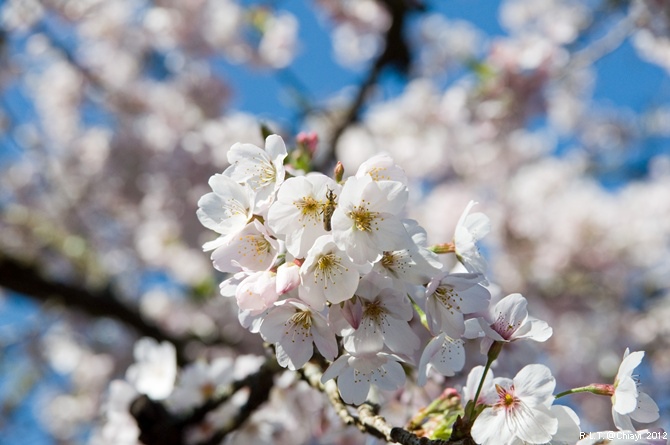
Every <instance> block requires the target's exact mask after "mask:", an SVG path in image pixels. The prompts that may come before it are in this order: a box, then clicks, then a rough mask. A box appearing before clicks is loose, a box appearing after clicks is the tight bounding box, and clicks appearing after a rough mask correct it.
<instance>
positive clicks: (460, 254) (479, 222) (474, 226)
mask: <svg viewBox="0 0 670 445" xmlns="http://www.w3.org/2000/svg"><path fill="white" fill-rule="evenodd" d="M475 204H477V203H476V202H474V201H470V202H469V203H468V205H467V206H466V207H465V210H464V211H463V213H462V214H461V217H460V218H459V219H458V223H456V229H455V231H454V246H455V248H456V257H457V258H458V260H459V261H460V262H461V263H462V264H463V266H464V267H465V269H466V270H467V271H468V272H471V273H480V274H482V282H483V283H484V284H487V281H486V279H485V278H484V276H483V274H484V273H486V268H487V265H486V260H485V259H484V257H483V256H482V254H481V252H480V251H479V248H478V247H477V241H479V240H480V239H482V238H483V237H484V236H486V234H487V233H489V232H490V231H491V221H490V220H489V218H488V216H486V215H484V214H483V213H479V212H478V213H472V214H470V210H471V209H472V207H473V206H474V205H475Z"/></svg>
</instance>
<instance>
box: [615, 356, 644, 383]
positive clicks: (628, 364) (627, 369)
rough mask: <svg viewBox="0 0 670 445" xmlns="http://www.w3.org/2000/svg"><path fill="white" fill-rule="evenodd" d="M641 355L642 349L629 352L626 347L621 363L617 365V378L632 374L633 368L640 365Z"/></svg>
mask: <svg viewBox="0 0 670 445" xmlns="http://www.w3.org/2000/svg"><path fill="white" fill-rule="evenodd" d="M643 357H644V351H636V352H631V353H629V352H628V349H626V352H625V354H624V358H623V360H622V361H621V365H619V371H618V372H617V378H622V377H625V376H631V375H633V370H634V369H635V368H637V367H638V366H639V365H640V363H642V358H643Z"/></svg>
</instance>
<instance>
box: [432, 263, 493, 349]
mask: <svg viewBox="0 0 670 445" xmlns="http://www.w3.org/2000/svg"><path fill="white" fill-rule="evenodd" d="M481 281H482V278H481V275H480V274H474V273H453V274H450V273H448V272H443V273H441V274H440V275H438V276H437V277H435V278H433V280H432V281H431V282H430V283H429V284H428V286H427V287H426V317H427V320H428V326H429V327H430V330H431V332H433V333H434V334H437V333H439V332H445V333H446V334H447V335H448V336H449V337H452V338H460V337H462V336H463V334H464V333H465V319H464V314H472V313H474V312H481V311H485V310H486V308H487V307H488V304H489V300H490V299H491V294H490V292H489V291H488V290H487V289H486V288H485V287H483V286H481V285H480V284H479V283H481Z"/></svg>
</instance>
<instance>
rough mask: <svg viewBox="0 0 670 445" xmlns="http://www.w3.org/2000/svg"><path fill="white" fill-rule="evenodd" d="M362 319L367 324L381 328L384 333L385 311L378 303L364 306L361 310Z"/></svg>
mask: <svg viewBox="0 0 670 445" xmlns="http://www.w3.org/2000/svg"><path fill="white" fill-rule="evenodd" d="M363 319H364V320H367V321H368V323H369V324H371V325H372V324H374V325H377V326H379V327H381V329H382V332H383V331H384V322H386V309H385V308H384V307H383V306H382V305H381V303H380V302H379V301H375V302H372V303H369V304H366V305H365V309H364V310H363Z"/></svg>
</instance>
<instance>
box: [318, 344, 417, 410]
mask: <svg viewBox="0 0 670 445" xmlns="http://www.w3.org/2000/svg"><path fill="white" fill-rule="evenodd" d="M399 361H401V360H400V358H399V357H397V356H394V355H392V354H387V353H385V352H364V353H359V354H354V353H344V354H342V355H341V356H339V357H338V359H337V360H335V361H334V362H333V363H332V364H331V365H330V366H329V367H328V369H326V371H325V372H324V373H323V377H322V378H321V382H322V383H325V382H327V381H328V380H331V379H334V378H337V387H338V389H339V391H340V395H341V396H342V400H344V401H345V402H346V403H353V404H355V405H360V404H361V403H363V402H364V401H365V400H366V399H367V397H368V393H369V392H370V387H371V386H376V387H378V388H379V389H383V390H386V391H393V390H395V389H398V388H400V387H401V386H402V385H404V384H405V371H404V370H403V369H402V366H401V365H400V363H398V362H399Z"/></svg>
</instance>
